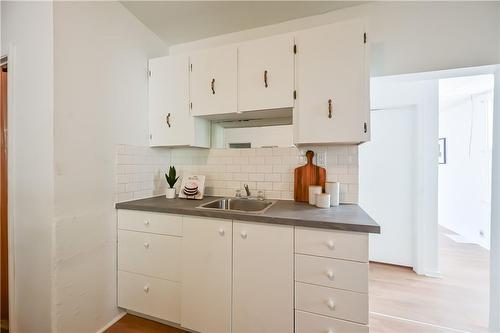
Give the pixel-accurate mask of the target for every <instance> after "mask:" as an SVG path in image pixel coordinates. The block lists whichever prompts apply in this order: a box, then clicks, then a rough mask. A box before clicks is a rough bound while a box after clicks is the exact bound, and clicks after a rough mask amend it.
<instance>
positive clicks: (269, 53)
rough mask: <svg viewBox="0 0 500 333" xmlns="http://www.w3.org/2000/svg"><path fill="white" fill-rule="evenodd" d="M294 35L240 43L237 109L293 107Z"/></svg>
mask: <svg viewBox="0 0 500 333" xmlns="http://www.w3.org/2000/svg"><path fill="white" fill-rule="evenodd" d="M293 64H294V63H293V36H292V35H279V36H273V37H269V38H264V39H259V40H255V41H250V42H246V43H243V44H241V45H239V46H238V110H239V111H252V110H265V109H277V108H286V107H293V89H294V87H293V85H294V83H293V73H294V68H293Z"/></svg>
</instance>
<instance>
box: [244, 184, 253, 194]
mask: <svg viewBox="0 0 500 333" xmlns="http://www.w3.org/2000/svg"><path fill="white" fill-rule="evenodd" d="M243 187H244V188H245V191H246V192H247V197H249V196H251V193H250V189H249V188H248V184H245V185H243Z"/></svg>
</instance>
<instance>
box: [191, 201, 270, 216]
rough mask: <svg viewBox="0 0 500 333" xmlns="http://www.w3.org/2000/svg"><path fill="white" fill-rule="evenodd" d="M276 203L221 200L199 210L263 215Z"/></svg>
mask: <svg viewBox="0 0 500 333" xmlns="http://www.w3.org/2000/svg"><path fill="white" fill-rule="evenodd" d="M275 203H276V201H272V200H257V199H240V198H221V199H217V200H214V201H210V202H207V203H205V204H203V205H200V206H198V208H204V209H214V210H220V211H228V212H244V213H263V212H265V211H266V210H267V209H268V208H269V207H271V206H272V205H274V204H275Z"/></svg>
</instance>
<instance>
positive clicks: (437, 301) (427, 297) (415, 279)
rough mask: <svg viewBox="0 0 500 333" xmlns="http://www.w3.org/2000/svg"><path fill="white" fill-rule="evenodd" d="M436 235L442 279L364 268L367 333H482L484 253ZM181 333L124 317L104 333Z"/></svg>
mask: <svg viewBox="0 0 500 333" xmlns="http://www.w3.org/2000/svg"><path fill="white" fill-rule="evenodd" d="M445 233H451V232H449V231H447V230H445V229H442V230H441V234H440V267H441V274H442V277H440V278H428V277H423V276H419V275H417V274H415V273H414V272H413V271H412V270H411V269H409V268H404V267H398V266H391V265H385V264H378V263H370V333H382V332H383V333H402V332H404V333H460V332H474V333H476V332H478V333H480V332H487V325H488V293H489V252H488V251H487V250H485V249H483V248H481V247H479V246H478V245H473V244H462V243H455V242H454V241H452V240H451V239H449V238H448V237H446V236H445V235H444V234H445ZM139 332H148V333H183V331H182V330H180V329H177V328H172V327H169V326H165V325H162V324H158V323H156V322H152V321H149V320H146V319H142V318H139V317H136V316H132V315H126V316H125V317H123V318H122V319H121V320H120V321H118V322H117V323H116V324H114V325H113V326H112V327H111V328H109V329H108V330H107V331H106V333H139Z"/></svg>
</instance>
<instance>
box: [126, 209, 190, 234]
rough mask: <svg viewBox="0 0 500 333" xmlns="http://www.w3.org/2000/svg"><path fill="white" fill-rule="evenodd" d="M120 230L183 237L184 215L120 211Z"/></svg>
mask: <svg viewBox="0 0 500 333" xmlns="http://www.w3.org/2000/svg"><path fill="white" fill-rule="evenodd" d="M118 229H123V230H133V231H142V232H151V233H155V234H162V235H171V236H182V215H175V214H164V213H154V212H143V211H137V210H123V209H119V210H118Z"/></svg>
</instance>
